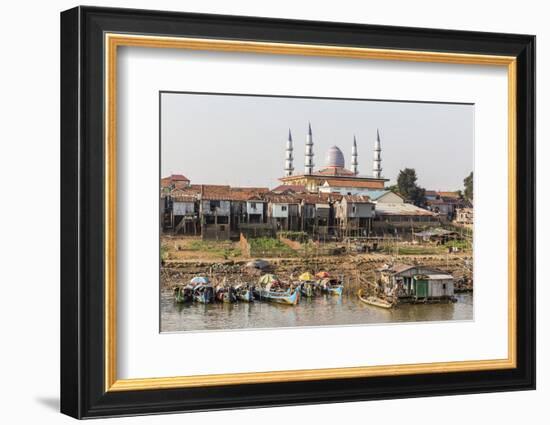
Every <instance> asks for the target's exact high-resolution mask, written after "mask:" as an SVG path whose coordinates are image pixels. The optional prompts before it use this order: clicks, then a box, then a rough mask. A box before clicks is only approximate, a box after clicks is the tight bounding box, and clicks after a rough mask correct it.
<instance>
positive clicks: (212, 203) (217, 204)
mask: <svg viewBox="0 0 550 425" xmlns="http://www.w3.org/2000/svg"><path fill="white" fill-rule="evenodd" d="M219 207H220V201H210V211H216V208H219Z"/></svg>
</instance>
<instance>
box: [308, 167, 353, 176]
mask: <svg viewBox="0 0 550 425" xmlns="http://www.w3.org/2000/svg"><path fill="white" fill-rule="evenodd" d="M313 175H315V176H354V175H355V173H354V172H353V171H350V170H348V169H346V168H343V167H327V168H323V169H321V170H318V171H316V172H314V173H313Z"/></svg>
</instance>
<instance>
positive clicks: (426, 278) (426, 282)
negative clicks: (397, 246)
mask: <svg viewBox="0 0 550 425" xmlns="http://www.w3.org/2000/svg"><path fill="white" fill-rule="evenodd" d="M376 281H377V284H378V287H379V290H380V291H382V292H383V293H384V294H385V295H387V296H392V297H395V298H397V299H400V300H404V301H406V300H410V301H428V300H433V301H438V300H439V301H444V300H450V299H452V297H453V296H454V278H453V276H452V275H450V274H448V273H445V272H443V271H441V270H437V269H434V268H429V267H424V266H420V265H408V264H392V265H387V264H386V265H384V266H382V267H380V268H379V269H377V270H376Z"/></svg>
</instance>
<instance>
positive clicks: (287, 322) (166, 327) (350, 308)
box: [161, 291, 473, 332]
mask: <svg viewBox="0 0 550 425" xmlns="http://www.w3.org/2000/svg"><path fill="white" fill-rule="evenodd" d="M457 298H458V302H457V303H455V304H404V305H400V306H398V307H396V308H393V309H390V310H386V309H383V308H379V307H373V306H369V305H366V304H364V303H362V302H361V301H359V299H358V298H357V297H353V296H343V297H333V296H326V295H324V296H318V297H315V298H305V297H302V298H301V299H300V303H299V304H298V305H296V306H286V305H281V304H270V303H265V302H253V303H245V302H238V303H235V304H224V303H216V304H208V305H206V304H199V303H188V304H178V303H176V302H174V297H173V294H172V291H162V293H161V331H162V332H177V331H200V330H227V329H246V328H280V327H285V328H287V327H295V326H327V325H328V326H330V325H351V324H368V323H393V322H419V321H443V320H472V319H473V297H472V294H458V295H457Z"/></svg>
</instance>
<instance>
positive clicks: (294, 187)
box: [271, 184, 306, 193]
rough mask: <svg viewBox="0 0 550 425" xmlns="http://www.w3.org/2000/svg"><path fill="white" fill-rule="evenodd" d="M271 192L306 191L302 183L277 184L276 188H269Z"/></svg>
mask: <svg viewBox="0 0 550 425" xmlns="http://www.w3.org/2000/svg"><path fill="white" fill-rule="evenodd" d="M271 191H272V192H276V193H277V192H278V193H281V192H286V191H291V192H296V193H303V192H305V191H306V187H305V186H304V185H303V184H281V185H279V186H277V187H276V188H274V189H272V190H271Z"/></svg>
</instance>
